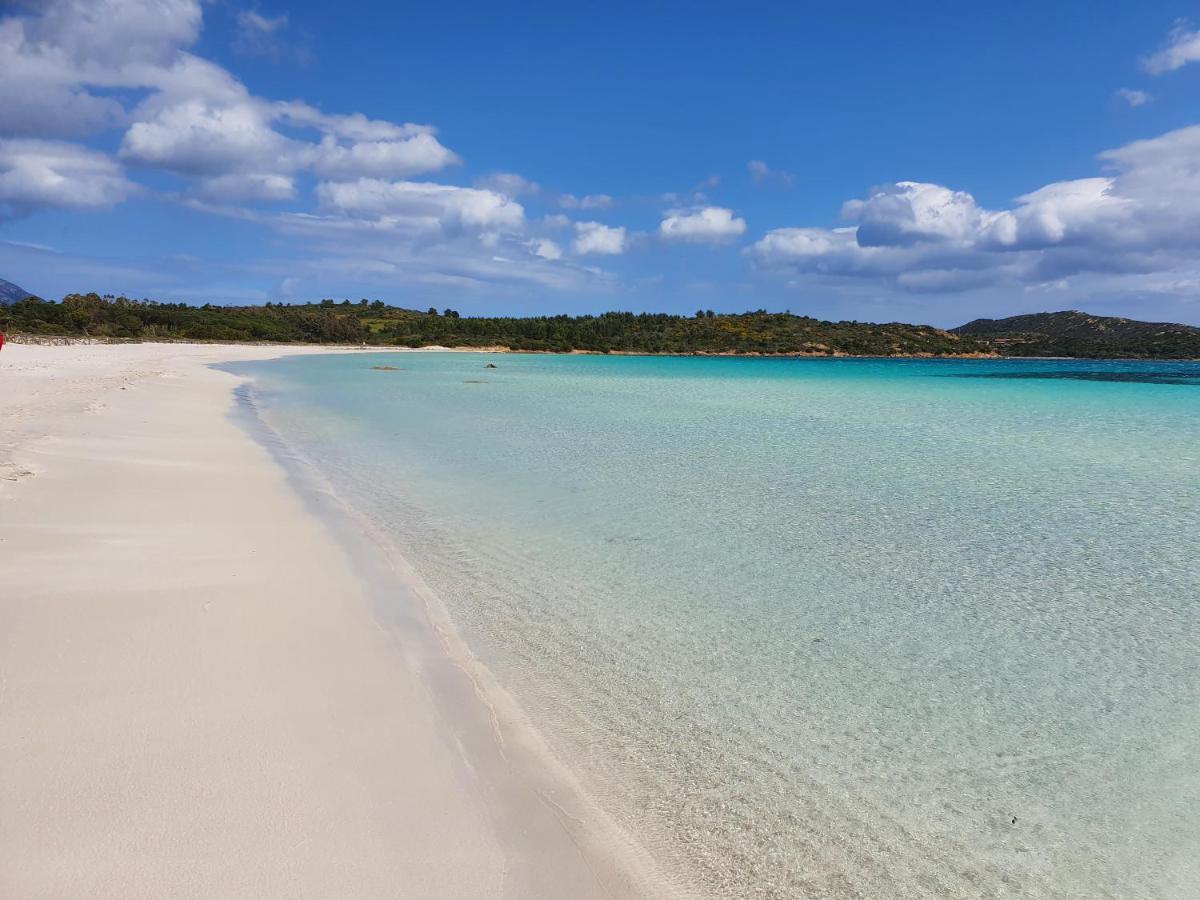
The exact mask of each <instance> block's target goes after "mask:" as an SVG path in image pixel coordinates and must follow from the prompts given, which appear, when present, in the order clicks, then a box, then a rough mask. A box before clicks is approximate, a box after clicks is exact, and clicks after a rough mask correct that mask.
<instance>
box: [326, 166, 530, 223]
mask: <svg viewBox="0 0 1200 900" xmlns="http://www.w3.org/2000/svg"><path fill="white" fill-rule="evenodd" d="M317 199H318V201H319V202H320V204H321V206H322V208H324V209H326V210H329V211H333V212H337V213H340V214H342V215H345V216H348V217H351V218H356V219H368V220H371V221H372V222H373V223H374V224H375V225H378V226H383V227H388V228H396V229H402V230H413V231H423V232H429V231H438V232H442V233H447V234H457V233H460V232H462V231H464V230H471V231H479V232H484V231H519V230H520V229H521V228H522V227H523V225H524V223H525V210H524V208H523V207H522V206H521V204H520V203H517V202H516V201H514V200H512V199H510V198H508V197H505V196H504V195H502V194H498V193H496V192H495V191H487V190H480V189H478V188H464V187H455V186H453V185H448V184H433V183H429V182H415V181H381V180H379V179H374V178H360V179H359V180H357V181H352V182H322V183H321V184H319V185H317Z"/></svg>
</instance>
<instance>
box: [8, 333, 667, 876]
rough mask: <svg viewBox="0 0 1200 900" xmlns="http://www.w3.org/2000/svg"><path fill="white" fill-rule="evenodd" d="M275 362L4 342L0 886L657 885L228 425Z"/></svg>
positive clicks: (149, 348) (252, 352)
mask: <svg viewBox="0 0 1200 900" xmlns="http://www.w3.org/2000/svg"><path fill="white" fill-rule="evenodd" d="M289 352H313V351H306V350H303V349H295V348H286V349H280V348H264V347H231V346H213V345H154V344H142V345H119V346H103V345H101V346H95V345H92V346H87V345H82V346H68V347H39V346H22V345H11V344H10V345H8V346H6V347H5V348H4V350H3V352H0V895H2V896H6V897H85V896H86V897H121V898H132V897H156V898H157V897H497V896H512V897H529V896H534V897H538V896H540V897H593V896H597V897H598V896H630V895H637V894H644V893H659V891H658V890H656V889H654V888H651V887H648V886H649V885H652V884H654V883H655V882H654V881H653V880H652V879H651V877H650V875H649V874H648V871H649V869H648V868H647V867H646V865H645V860H644V857H642V856H639V854H638V853H637V852H636V851H634V850H632V848H631V847H630V846H629V845H628V844H627V842H626V841H625V840H624V839H623V838H622V837H620V836H614V834H610V833H609V832H608V831H606V830H605V829H604V828H603V827H596V826H594V824H592V825H589V824H587V823H584V822H581V821H578V820H577V819H578V815H577V813H578V809H580V808H582V807H580V806H579V803H580V802H581V801H579V798H574V797H573V796H572V795H571V792H570V791H565V792H563V794H562V795H561V797H560V796H559V795H557V794H556V793H555V791H554V789H553V788H549V787H547V784H546V783H545V781H546V778H548V776H545V775H544V774H543V775H541V776H539V775H538V774H537V773H535V774H534V776H533V777H532V778H530V777H529V776H528V775H522V774H521V773H519V772H517V771H515V770H516V768H517V766H516V765H514V764H511V762H510V758H511V757H515V756H520V755H524V756H529V754H528V753H525V752H524V750H522V749H519V748H517V747H515V746H511V747H506V746H505V745H504V741H505V740H507V739H508V737H509V735H508V734H507V733H505V732H504V731H503V727H502V725H501V726H500V730H498V729H497V728H495V727H492V719H491V718H490V716H491V710H490V709H488V707H486V706H485V705H484V704H483V703H482V702H481V701H480V699H479V697H478V696H477V694H478V692H479V689H478V688H476V687H475V686H474V682H473V681H471V680H469V679H467V678H466V677H465V676H464V675H463V673H462V671H461V670H460V669H457V668H455V666H454V665H453V664H452V663H451V662H449V660H448V659H442V660H440V661H437V662H436V664H434V665H431V664H430V660H429V656H430V653H431V651H430V649H429V647H428V646H420V647H417V646H412V647H410V646H406V638H405V636H404V634H403V633H402V632H398V631H397V630H396V629H392V628H388V627H385V626H384V625H382V624H381V620H380V619H379V618H377V616H376V615H375V613H374V611H373V606H372V604H373V602H375V601H377V599H378V598H377V597H373V596H372V592H371V590H370V588H369V586H368V584H367V582H366V581H364V580H363V579H361V578H359V577H357V575H356V571H355V566H354V564H353V563H352V560H351V558H350V557H349V556H348V555H347V553H346V552H345V551H344V550H343V549H342V545H341V544H339V542H338V541H337V540H335V538H334V537H333V536H332V533H331V532H330V531H329V530H328V528H327V527H326V526H325V525H324V524H323V523H322V521H321V520H320V519H318V518H317V517H316V516H314V515H312V514H311V512H310V511H309V510H308V509H307V508H306V506H305V503H304V502H303V500H302V499H301V497H300V496H299V495H298V494H297V493H296V491H295V490H293V488H292V487H291V486H290V485H289V481H288V477H287V475H286V474H285V472H284V470H283V469H282V468H281V467H280V466H279V465H278V464H277V463H276V461H275V460H274V459H272V457H271V454H270V453H269V451H268V450H266V449H264V448H263V447H262V446H260V445H259V444H258V443H256V442H255V441H253V440H252V439H251V438H250V437H249V436H248V435H247V433H246V432H245V431H244V430H243V429H242V428H240V427H238V425H237V424H236V423H235V422H234V421H233V420H232V419H231V418H230V416H229V413H230V409H231V407H232V404H233V389H234V387H235V386H236V385H237V383H238V379H237V378H235V377H234V376H232V375H229V374H226V373H223V372H219V371H216V370H213V369H210V368H207V364H208V363H211V362H215V361H227V360H234V359H249V358H267V357H273V356H279V355H282V353H289ZM410 612H411V613H412V614H413V615H414V616H417V615H419V614H418V613H416V612H414V611H410ZM422 657H424V659H425V662H424V663H422V662H421V658H422ZM439 666H440V669H439V668H438V667H439ZM436 671H441V672H442V674H441V675H438V676H437V677H438V678H440V679H442V681H443V682H444V684H443V686H442V688H441V689H438V688H437V687H436V686H435V685H434V684H433V683H432V681H433V679H432V678H431V676H430V673H431V672H436ZM447 672H449V673H450V674H448V675H447V674H445V673H447ZM456 678H457V679H458V680H459V681H460V682H461V683H458V684H454V683H451V682H454V680H455V679H456ZM464 685H466V687H465V688H464ZM456 693H457V694H458V695H460V696H458V698H457V699H456V700H454V697H453V695H454V694H456ZM448 697H449V698H450V699H452V700H454V702H455V703H456V704H457V705H455V706H454V708H453V709H448V707H447V698H448ZM473 705H475V706H478V708H477V709H476V708H474V706H473ZM502 734H503V735H504V737H503V738H502V737H501V735H502ZM510 751H511V752H510ZM551 768H552V767H551ZM560 799H561V801H562V802H561V804H560ZM573 804H574V806H573ZM589 814H590V813H589ZM584 818H586V816H585V817H584ZM626 857H628V858H626ZM659 886H660V887H661V885H659Z"/></svg>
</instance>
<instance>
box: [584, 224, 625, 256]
mask: <svg viewBox="0 0 1200 900" xmlns="http://www.w3.org/2000/svg"><path fill="white" fill-rule="evenodd" d="M625 237H626V236H625V229H624V228H610V227H609V226H607V225H602V224H601V223H599V222H576V223H575V240H574V241H573V242H572V244H571V249H572V250H573V251H574V252H575V254H576V255H578V256H584V255H587V254H589V253H595V254H600V255H607V256H616V255H618V254H621V253H624V252H625Z"/></svg>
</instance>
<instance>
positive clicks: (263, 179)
mask: <svg viewBox="0 0 1200 900" xmlns="http://www.w3.org/2000/svg"><path fill="white" fill-rule="evenodd" d="M199 187H200V194H201V195H202V196H203V197H205V198H207V199H209V200H218V201H230V200H291V199H292V198H294V197H295V196H296V182H295V180H294V179H293V178H291V176H288V175H277V174H271V173H266V174H258V173H254V172H247V173H240V172H234V173H230V174H227V175H215V176H212V177H210V178H205V179H202V180H201V181H200V186H199Z"/></svg>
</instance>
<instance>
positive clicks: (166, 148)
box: [120, 98, 296, 175]
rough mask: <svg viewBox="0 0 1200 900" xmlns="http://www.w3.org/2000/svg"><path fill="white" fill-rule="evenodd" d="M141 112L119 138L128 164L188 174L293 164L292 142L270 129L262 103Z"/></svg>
mask: <svg viewBox="0 0 1200 900" xmlns="http://www.w3.org/2000/svg"><path fill="white" fill-rule="evenodd" d="M142 115H143V116H145V118H144V119H143V120H142V121H137V122H134V123H133V124H132V125H131V126H130V127H129V130H128V131H127V132H126V133H125V139H124V140H123V141H122V142H121V151H120V156H121V159H122V160H124V161H125V162H127V163H130V164H133V165H140V166H147V167H152V168H162V169H168V170H170V171H173V172H180V173H183V174H188V175H216V174H220V173H224V172H230V171H240V170H243V169H252V170H262V169H264V168H270V167H275V166H280V165H282V166H284V167H285V168H289V169H290V168H292V165H290V164H289V163H288V162H287V160H288V159H289V158H290V157H293V156H294V154H295V152H296V151H295V150H294V149H293V143H292V141H290V140H289V139H287V138H285V137H284V136H283V135H281V134H279V132H277V131H275V130H274V129H272V128H271V126H270V119H269V117H268V115H267V110H266V108H265V107H264V106H263V105H262V104H258V103H254V102H252V101H251V100H249V99H248V98H247V99H245V100H243V101H242V102H237V103H222V104H217V103H211V102H209V101H207V100H205V99H201V98H194V99H186V100H182V101H179V102H176V103H170V104H167V105H163V106H161V107H159V108H158V109H156V110H154V111H153V112H151V111H150V110H149V109H146V110H145V111H144V112H143V113H142Z"/></svg>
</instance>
